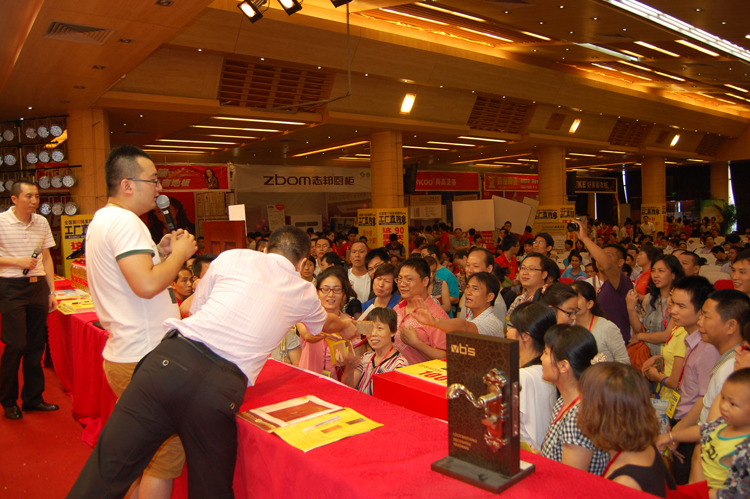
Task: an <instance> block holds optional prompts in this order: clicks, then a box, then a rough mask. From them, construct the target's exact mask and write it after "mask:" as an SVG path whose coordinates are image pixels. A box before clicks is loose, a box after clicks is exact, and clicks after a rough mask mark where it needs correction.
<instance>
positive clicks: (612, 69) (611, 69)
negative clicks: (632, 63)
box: [591, 62, 617, 71]
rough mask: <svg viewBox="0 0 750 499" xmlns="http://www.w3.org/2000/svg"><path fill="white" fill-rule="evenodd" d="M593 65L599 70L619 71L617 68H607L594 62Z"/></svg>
mask: <svg viewBox="0 0 750 499" xmlns="http://www.w3.org/2000/svg"><path fill="white" fill-rule="evenodd" d="M591 65H592V66H596V67H597V68H602V69H607V70H609V71H617V70H616V69H615V68H611V67H609V66H605V65H604V64H599V63H597V62H592V63H591Z"/></svg>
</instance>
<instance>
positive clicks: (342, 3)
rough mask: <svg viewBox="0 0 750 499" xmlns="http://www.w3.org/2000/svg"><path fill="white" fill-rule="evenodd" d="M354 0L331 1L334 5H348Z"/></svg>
mask: <svg viewBox="0 0 750 499" xmlns="http://www.w3.org/2000/svg"><path fill="white" fill-rule="evenodd" d="M351 1H352V0H331V3H332V4H333V6H334V7H341V6H342V5H346V4H348V3H350V2H351Z"/></svg>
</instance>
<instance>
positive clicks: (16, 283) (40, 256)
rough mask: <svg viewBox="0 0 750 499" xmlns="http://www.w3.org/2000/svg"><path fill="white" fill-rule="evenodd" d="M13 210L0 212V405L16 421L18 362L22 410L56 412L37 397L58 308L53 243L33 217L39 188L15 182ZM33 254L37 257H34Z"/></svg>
mask: <svg viewBox="0 0 750 499" xmlns="http://www.w3.org/2000/svg"><path fill="white" fill-rule="evenodd" d="M10 199H11V201H13V204H14V206H13V207H11V208H10V209H9V210H7V211H5V212H3V213H0V321H1V322H0V339H1V340H2V342H3V343H5V350H4V351H3V355H2V358H0V403H2V405H3V410H4V411H5V417H6V418H8V419H21V418H22V417H23V414H22V413H21V410H20V409H19V408H18V405H17V401H18V369H19V367H20V365H21V359H22V358H23V390H22V391H21V400H23V410H24V411H55V410H57V409H58V407H57V406H56V405H54V404H47V403H45V402H44V399H42V392H44V371H43V370H42V355H43V354H44V345H45V343H46V341H47V313H49V312H52V311H54V310H55V308H56V307H57V301H55V272H54V265H53V263H52V256H51V255H50V253H49V248H51V247H53V246H54V245H55V242H54V240H53V239H52V233H51V232H50V230H49V224H48V223H47V219H45V218H44V217H43V216H41V215H37V214H36V213H34V212H35V211H36V209H37V207H38V206H39V189H37V186H36V185H34V184H33V183H32V182H31V181H29V180H18V181H16V183H15V184H13V188H12V189H11V197H10ZM32 255H36V256H33V257H32Z"/></svg>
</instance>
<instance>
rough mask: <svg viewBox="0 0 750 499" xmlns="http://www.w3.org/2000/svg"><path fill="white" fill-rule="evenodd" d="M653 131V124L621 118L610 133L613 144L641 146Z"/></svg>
mask: <svg viewBox="0 0 750 499" xmlns="http://www.w3.org/2000/svg"><path fill="white" fill-rule="evenodd" d="M650 131H651V125H649V124H648V123H645V122H642V121H632V120H624V119H619V120H617V123H616V124H615V127H614V128H613V129H612V133H611V134H610V135H609V140H608V142H609V143H610V144H611V145H613V146H628V147H640V146H641V145H643V142H644V141H645V140H646V136H648V132H650Z"/></svg>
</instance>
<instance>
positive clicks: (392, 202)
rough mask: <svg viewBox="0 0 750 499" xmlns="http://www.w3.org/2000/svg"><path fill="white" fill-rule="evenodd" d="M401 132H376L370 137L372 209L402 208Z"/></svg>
mask: <svg viewBox="0 0 750 499" xmlns="http://www.w3.org/2000/svg"><path fill="white" fill-rule="evenodd" d="M401 144H402V142H401V132H393V131H386V132H377V133H373V134H372V135H370V174H371V175H372V207H373V208H381V209H382V208H402V207H403V206H404V156H403V154H402V151H401Z"/></svg>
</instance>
